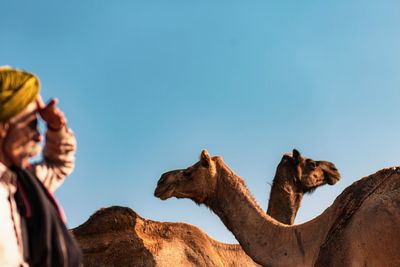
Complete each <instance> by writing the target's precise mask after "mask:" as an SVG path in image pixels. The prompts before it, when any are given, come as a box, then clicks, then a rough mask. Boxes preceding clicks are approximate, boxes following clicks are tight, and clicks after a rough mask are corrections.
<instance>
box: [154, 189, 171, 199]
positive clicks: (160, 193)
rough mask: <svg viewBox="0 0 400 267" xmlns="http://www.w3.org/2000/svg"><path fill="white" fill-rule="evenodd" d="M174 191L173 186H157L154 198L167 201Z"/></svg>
mask: <svg viewBox="0 0 400 267" xmlns="http://www.w3.org/2000/svg"><path fill="white" fill-rule="evenodd" d="M173 192H174V189H173V188H172V187H171V186H160V185H159V186H157V188H156V190H155V191H154V196H155V197H157V198H159V199H161V200H166V199H168V198H170V197H171V196H172V193H173Z"/></svg>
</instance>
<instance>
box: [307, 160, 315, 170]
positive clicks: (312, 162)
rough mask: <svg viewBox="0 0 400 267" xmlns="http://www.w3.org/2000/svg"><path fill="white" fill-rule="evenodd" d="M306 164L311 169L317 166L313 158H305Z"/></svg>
mask: <svg viewBox="0 0 400 267" xmlns="http://www.w3.org/2000/svg"><path fill="white" fill-rule="evenodd" d="M307 165H308V166H309V167H310V168H311V169H315V168H317V163H316V162H315V161H313V160H309V159H308V160H307Z"/></svg>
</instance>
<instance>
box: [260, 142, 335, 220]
mask: <svg viewBox="0 0 400 267" xmlns="http://www.w3.org/2000/svg"><path fill="white" fill-rule="evenodd" d="M292 159H293V160H294V161H295V162H296V168H292V165H289V164H287V161H290V160H292ZM288 167H289V168H288ZM322 174H324V175H322ZM339 179H340V174H339V171H338V170H337V168H336V166H335V165H334V164H333V163H331V162H329V161H315V160H312V159H309V158H304V157H302V156H301V154H300V152H299V151H298V150H297V149H293V153H292V154H285V155H283V157H282V159H281V162H280V163H279V164H278V167H277V168H276V172H275V177H274V179H273V181H272V186H271V192H270V197H269V203H268V209H267V214H269V215H270V216H272V217H273V218H274V219H276V220H278V221H280V222H281V223H284V224H290V225H291V224H294V219H295V218H296V214H297V211H298V210H299V208H300V203H301V200H302V199H303V196H304V194H307V193H312V192H314V190H315V189H316V188H317V187H319V186H322V185H325V184H329V185H334V184H335V183H336V182H337V181H339Z"/></svg>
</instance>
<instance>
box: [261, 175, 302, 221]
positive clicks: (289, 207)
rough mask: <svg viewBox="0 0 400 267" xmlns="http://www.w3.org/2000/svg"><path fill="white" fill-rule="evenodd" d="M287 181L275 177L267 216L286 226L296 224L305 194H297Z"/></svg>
mask: <svg viewBox="0 0 400 267" xmlns="http://www.w3.org/2000/svg"><path fill="white" fill-rule="evenodd" d="M293 187H294V186H293V184H290V183H289V182H288V181H287V179H282V177H280V176H279V177H277V176H275V178H274V181H273V183H272V187H271V193H270V196H269V202H268V210H267V214H268V215H270V216H271V217H273V218H275V219H276V220H278V221H280V222H281V223H284V224H289V225H292V224H294V219H295V218H296V214H297V211H298V210H299V208H300V203H301V200H302V199H303V195H304V194H303V193H299V192H296V191H295V190H294V188H293Z"/></svg>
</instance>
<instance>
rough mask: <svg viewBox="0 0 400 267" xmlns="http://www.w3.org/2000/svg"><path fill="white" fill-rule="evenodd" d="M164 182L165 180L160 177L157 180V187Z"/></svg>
mask: <svg viewBox="0 0 400 267" xmlns="http://www.w3.org/2000/svg"><path fill="white" fill-rule="evenodd" d="M165 180H166V178H165V177H163V176H161V178H160V180H158V182H157V185H160V184H162V183H164V182H165Z"/></svg>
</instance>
